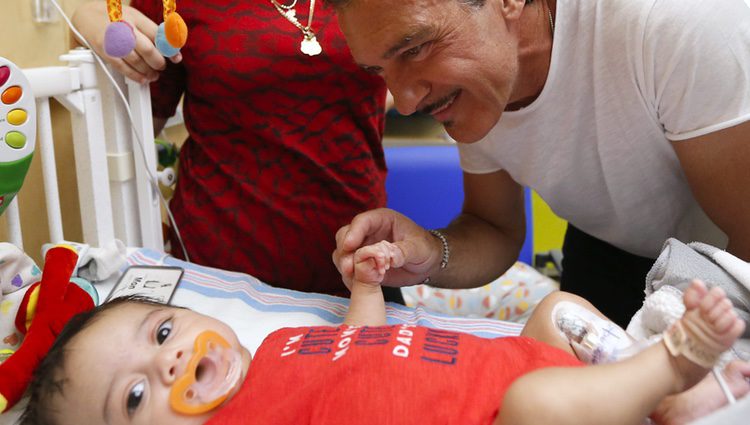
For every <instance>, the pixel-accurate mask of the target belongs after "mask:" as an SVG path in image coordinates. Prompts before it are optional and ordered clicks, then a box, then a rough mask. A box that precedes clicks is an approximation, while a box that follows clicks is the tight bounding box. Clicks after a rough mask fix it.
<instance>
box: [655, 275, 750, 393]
mask: <svg viewBox="0 0 750 425" xmlns="http://www.w3.org/2000/svg"><path fill="white" fill-rule="evenodd" d="M683 301H684V303H685V314H684V315H683V316H682V318H680V320H678V321H677V322H675V324H674V325H672V326H671V327H670V329H669V330H667V331H666V332H665V334H664V343H665V345H666V346H667V349H668V350H669V352H670V353H671V354H672V355H673V356H674V360H675V366H676V372H677V378H678V380H677V388H676V390H677V391H684V390H686V389H687V388H690V387H691V386H693V385H695V384H696V383H697V382H698V381H700V380H701V379H702V378H703V377H704V376H705V375H706V373H707V372H708V370H709V369H710V368H711V367H713V365H714V364H715V363H716V360H717V359H718V358H719V356H720V355H721V353H723V352H724V351H726V350H728V349H729V348H730V347H731V346H732V344H734V342H735V341H736V340H737V338H738V337H739V336H740V334H742V331H743V330H744V327H745V323H744V322H743V321H742V320H740V319H739V318H738V317H737V314H736V313H735V312H734V310H733V309H732V303H731V302H730V301H729V299H727V297H726V294H725V293H724V291H723V290H722V289H721V288H719V287H714V288H712V289H711V290H710V291H709V290H707V289H706V286H705V285H704V284H703V282H701V281H698V280H695V281H693V282H692V284H691V285H690V287H689V288H688V289H687V290H686V291H685V294H684V296H683Z"/></svg>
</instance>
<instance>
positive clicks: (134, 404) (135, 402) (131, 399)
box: [127, 381, 146, 417]
mask: <svg viewBox="0 0 750 425" xmlns="http://www.w3.org/2000/svg"><path fill="white" fill-rule="evenodd" d="M145 389H146V384H145V383H144V382H143V381H141V382H139V383H137V384H135V385H134V386H133V388H131V389H130V392H129V393H128V401H127V408H128V416H130V417H132V416H133V413H135V411H136V410H137V409H138V406H140V404H141V400H143V392H144V391H145Z"/></svg>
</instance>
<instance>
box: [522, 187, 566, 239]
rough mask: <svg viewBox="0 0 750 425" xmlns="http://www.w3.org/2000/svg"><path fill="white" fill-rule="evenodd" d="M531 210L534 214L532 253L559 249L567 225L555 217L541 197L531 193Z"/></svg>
mask: <svg viewBox="0 0 750 425" xmlns="http://www.w3.org/2000/svg"><path fill="white" fill-rule="evenodd" d="M531 210H532V211H533V212H534V216H533V217H534V253H538V252H546V251H549V250H553V249H561V248H562V244H563V239H564V238H565V229H566V228H567V226H568V223H567V222H566V221H565V220H563V219H561V218H560V217H558V216H557V215H555V213H554V212H553V211H552V209H551V208H550V207H549V205H547V203H545V202H544V201H543V200H542V198H541V196H539V195H538V194H537V193H536V192H533V191H532V198H531Z"/></svg>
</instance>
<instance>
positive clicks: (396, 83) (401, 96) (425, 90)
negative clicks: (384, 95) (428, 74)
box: [385, 71, 430, 115]
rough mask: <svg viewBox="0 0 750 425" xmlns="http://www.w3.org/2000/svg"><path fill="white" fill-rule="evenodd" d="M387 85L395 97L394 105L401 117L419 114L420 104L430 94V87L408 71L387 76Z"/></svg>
mask: <svg viewBox="0 0 750 425" xmlns="http://www.w3.org/2000/svg"><path fill="white" fill-rule="evenodd" d="M385 83H386V85H387V86H388V89H389V90H390V91H391V94H392V95H393V103H394V106H395V107H396V110H398V112H399V113H400V114H401V115H411V114H413V113H415V112H417V109H418V108H419V107H420V103H421V102H422V101H423V100H424V99H425V98H426V97H427V95H428V94H429V93H430V85H429V84H428V83H427V81H424V80H422V79H420V78H418V77H411V75H410V73H408V72H406V71H401V72H396V73H393V74H392V75H390V76H389V75H386V77H385Z"/></svg>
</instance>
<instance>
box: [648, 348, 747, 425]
mask: <svg viewBox="0 0 750 425" xmlns="http://www.w3.org/2000/svg"><path fill="white" fill-rule="evenodd" d="M722 375H723V376H724V380H725V381H726V383H727V386H728V387H729V390H730V391H731V392H732V395H734V397H735V398H737V399H740V398H742V397H745V396H747V394H750V363H748V362H743V361H733V362H731V363H729V365H727V367H726V368H725V369H724V371H723V372H722ZM727 402H728V401H727V397H726V395H724V392H723V391H722V389H721V387H720V386H719V383H718V382H717V381H716V378H714V376H713V375H708V376H706V377H705V378H703V380H702V381H700V382H699V383H698V384H697V385H695V386H694V387H692V388H690V389H689V390H687V391H685V392H682V393H680V394H677V395H674V396H671V397H667V398H666V399H665V400H664V401H663V402H662V403H661V404H659V407H658V408H657V409H656V411H655V412H654V413H653V414H652V415H651V419H652V420H653V421H654V422H655V423H657V424H659V425H680V424H687V423H690V422H693V421H694V420H696V419H698V418H701V417H703V416H706V415H708V414H709V413H711V412H714V411H716V410H717V409H719V408H721V407H722V406H724V405H726V404H727Z"/></svg>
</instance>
